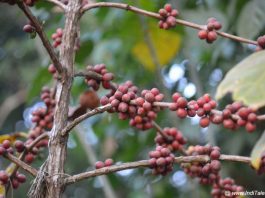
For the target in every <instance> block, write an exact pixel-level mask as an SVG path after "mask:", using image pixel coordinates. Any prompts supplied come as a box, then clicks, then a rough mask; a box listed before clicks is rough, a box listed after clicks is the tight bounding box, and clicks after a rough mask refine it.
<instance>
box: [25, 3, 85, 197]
mask: <svg viewBox="0 0 265 198" xmlns="http://www.w3.org/2000/svg"><path fill="white" fill-rule="evenodd" d="M80 5H81V0H71V1H69V3H68V6H67V7H68V8H67V10H66V13H65V27H64V33H63V38H62V45H61V49H60V62H61V64H62V66H63V73H62V75H61V80H59V82H58V84H57V89H56V101H57V105H56V110H55V115H54V126H53V128H52V130H51V132H50V140H49V147H48V148H49V155H48V159H47V161H46V162H45V164H44V165H43V166H42V168H41V169H40V172H39V174H38V176H37V178H36V179H35V181H34V183H35V188H33V191H35V192H34V193H32V189H31V192H30V197H34V198H35V197H46V198H60V197H62V193H63V191H64V183H63V178H64V163H65V160H66V153H67V140H68V136H62V135H61V131H62V130H63V129H64V127H65V126H66V125H67V117H68V106H69V100H70V90H71V87H72V82H73V76H74V58H75V52H74V45H75V39H76V35H77V30H78V26H79V18H80V14H79V8H80ZM43 173H45V174H46V175H45V174H43ZM38 180H40V181H38ZM38 183H39V184H40V185H36V184H38ZM33 185H34V184H33Z"/></svg>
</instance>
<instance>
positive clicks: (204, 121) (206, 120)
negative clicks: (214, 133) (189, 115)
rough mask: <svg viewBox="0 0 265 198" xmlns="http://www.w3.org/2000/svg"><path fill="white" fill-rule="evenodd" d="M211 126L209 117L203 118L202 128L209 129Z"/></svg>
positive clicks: (201, 121) (201, 120)
mask: <svg viewBox="0 0 265 198" xmlns="http://www.w3.org/2000/svg"><path fill="white" fill-rule="evenodd" d="M209 124H210V119H209V118H208V117H203V118H201V119H200V126H201V127H203V128H205V127H208V126H209Z"/></svg>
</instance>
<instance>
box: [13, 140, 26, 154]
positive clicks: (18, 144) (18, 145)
mask: <svg viewBox="0 0 265 198" xmlns="http://www.w3.org/2000/svg"><path fill="white" fill-rule="evenodd" d="M15 148H16V150H17V152H19V153H21V152H22V151H24V149H25V146H24V143H23V142H22V141H20V140H17V141H15Z"/></svg>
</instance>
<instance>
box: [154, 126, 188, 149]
mask: <svg viewBox="0 0 265 198" xmlns="http://www.w3.org/2000/svg"><path fill="white" fill-rule="evenodd" d="M163 134H165V135H166V137H165V136H162V135H161V134H159V133H157V136H156V137H155V142H156V143H157V144H158V145H159V146H162V147H165V148H168V149H169V150H170V151H180V150H182V148H183V145H185V144H186V142H187V141H186V139H185V138H184V137H183V135H182V133H181V132H180V131H179V130H178V129H177V128H169V127H166V128H164V129H163Z"/></svg>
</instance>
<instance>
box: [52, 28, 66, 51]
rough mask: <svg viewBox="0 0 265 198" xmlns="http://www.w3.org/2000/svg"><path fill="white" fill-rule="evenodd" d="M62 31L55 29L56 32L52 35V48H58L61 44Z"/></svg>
mask: <svg viewBox="0 0 265 198" xmlns="http://www.w3.org/2000/svg"><path fill="white" fill-rule="evenodd" d="M62 37H63V29H62V28H57V30H56V32H55V33H53V34H52V40H53V44H52V45H53V47H55V48H56V47H58V46H59V45H61V43H62Z"/></svg>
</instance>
